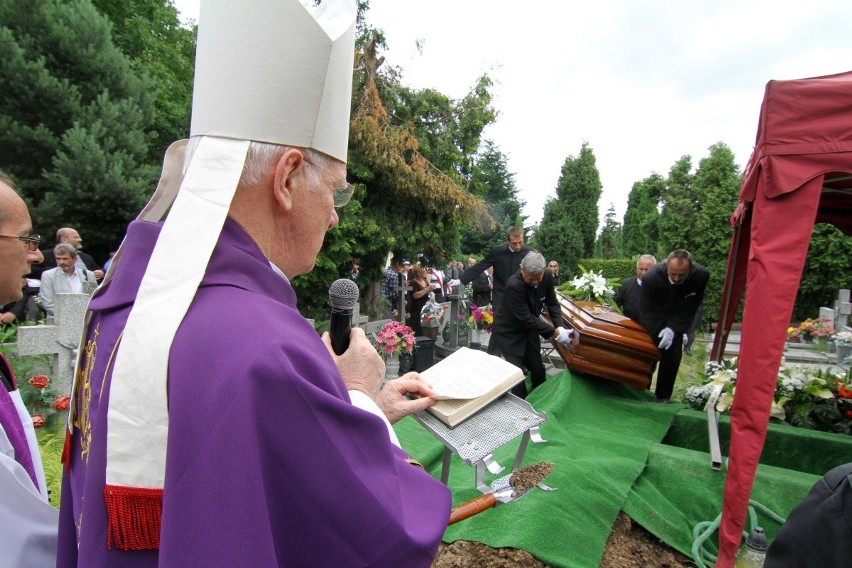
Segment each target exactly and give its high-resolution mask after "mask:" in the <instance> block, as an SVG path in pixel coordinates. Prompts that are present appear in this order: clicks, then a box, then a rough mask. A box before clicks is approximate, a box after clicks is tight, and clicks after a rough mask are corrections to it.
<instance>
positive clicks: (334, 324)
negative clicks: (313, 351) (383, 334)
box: [328, 278, 360, 355]
mask: <svg viewBox="0 0 852 568" xmlns="http://www.w3.org/2000/svg"><path fill="white" fill-rule="evenodd" d="M359 296H360V293H359V291H358V285H357V284H355V282H353V281H352V280H349V279H347V278H340V279H338V280H335V281H334V282H333V283H332V284H331V287H330V288H329V289H328V300H329V302H330V303H331V321H330V322H329V326H328V328H329V329H328V334H329V335H330V336H331V349H332V350H333V351H334V353H335V354H337V355H343V352H344V351H346V350H347V349H349V332H350V331H351V330H352V314H353V310H354V309H355V306H357V305H358V297H359Z"/></svg>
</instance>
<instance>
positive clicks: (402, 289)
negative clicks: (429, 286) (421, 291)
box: [394, 274, 419, 323]
mask: <svg viewBox="0 0 852 568" xmlns="http://www.w3.org/2000/svg"><path fill="white" fill-rule="evenodd" d="M394 289H395V290H396V291H397V294H399V322H400V323H405V295H406V294H407V293H408V292H411V291H412V290H414V287H413V286H409V285H408V284H407V283H406V281H405V278H404V277H403V275H402V274H400V275H399V281H398V282H397V285H396V286H395V287H394ZM418 317H419V316H418Z"/></svg>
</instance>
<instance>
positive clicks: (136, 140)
mask: <svg viewBox="0 0 852 568" xmlns="http://www.w3.org/2000/svg"><path fill="white" fill-rule="evenodd" d="M0 73H2V76H3V78H4V87H5V88H6V90H7V91H8V92H10V93H15V96H5V97H0V168H2V169H4V170H6V171H8V172H10V174H11V175H12V177H13V178H14V179H15V181H16V182H17V185H18V188H19V190H20V191H21V192H22V193H23V194H24V196H25V198H26V199H27V200H28V201H29V202H30V204H31V205H33V206H34V208H33V211H32V213H33V221H34V226H35V229H36V230H37V231H39V232H41V233H42V234H44V235H52V234H53V233H54V232H55V231H56V229H57V228H59V227H62V226H66V225H71V226H74V227H75V228H77V229H78V230H79V231H80V232H81V233H82V234H83V235H84V237H85V240H86V245H87V250H89V252H90V253H91V254H92V255H93V256H94V257H95V258H96V259H98V260H101V261H102V260H103V259H105V258H106V254H107V253H108V252H109V251H110V250H113V249H114V248H115V247H116V246H118V244H119V243H118V239H117V235H118V236H120V235H121V234H123V232H124V229H125V227H126V225H127V222H128V221H129V220H130V219H131V218H132V215H131V216H127V217H121V218H120V219H119V218H118V217H119V216H121V215H123V214H124V213H126V212H127V211H128V210H130V209H132V210H133V213H135V212H136V211H137V210H138V208H139V205H140V204H141V203H142V202H143V201H144V199H145V197H146V195H147V194H148V193H149V191H150V189H151V187H152V185H153V183H154V182H155V181H156V174H155V173H154V172H153V170H152V168H150V167H149V166H147V165H146V164H145V157H146V153H147V144H146V126H147V124H148V123H149V121H150V119H151V112H152V104H151V98H150V97H149V95H148V92H149V91H150V90H151V85H150V82H149V80H148V79H147V78H146V77H144V76H139V75H137V74H134V73H133V72H132V71H131V67H130V62H129V60H128V59H127V57H125V56H124V55H123V54H122V53H121V52H120V51H119V50H118V49H117V48H116V47H115V45H113V43H112V40H111V36H110V24H109V22H108V21H107V20H106V18H104V17H103V16H102V15H101V14H100V13H98V11H97V10H96V9H95V8H94V7H93V6H92V4H91V3H90V2H88V1H86V0H71V1H68V2H63V1H59V0H33V1H31V2H14V1H2V2H0ZM85 191H92V192H93V194H94V195H90V194H88V193H87V194H86V196H84V195H83V193H84V192H85ZM106 195H110V197H111V199H110V202H109V203H105V202H101V201H95V202H94V203H96V204H97V205H96V206H95V207H91V208H86V207H83V206H82V204H81V203H80V200H81V199H90V197H94V196H101V197H103V196H106ZM75 201H77V202H78V203H77V204H75V203H74V202H75ZM113 202H114V203H120V204H122V207H120V208H119V209H118V210H117V211H116V213H115V214H113V212H112V211H110V210H109V209H110V208H111V207H112V204H113ZM49 240H52V239H49Z"/></svg>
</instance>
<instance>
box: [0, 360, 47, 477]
mask: <svg viewBox="0 0 852 568" xmlns="http://www.w3.org/2000/svg"><path fill="white" fill-rule="evenodd" d="M0 366H2V367H3V373H5V375H6V376H7V377H9V380H10V381H11V382H12V387H13V388H14V389H17V387H18V385H17V384H16V383H15V373H14V372H13V371H12V366H11V365H10V364H9V362H8V361H7V360H6V358H5V357H4V356H3V355H0ZM0 428H3V431H4V432H6V436H7V437H8V438H9V443H10V444H11V445H12V448H14V450H15V461H16V462H18V463H19V464H21V467H23V468H24V470H26V472H27V474H28V475H29V476H30V479H32V480H33V485H35V486H36V487H38V486H39V485H38V478H37V476H36V472H35V466H34V465H33V456H32V454H31V453H30V448H29V446H28V445H27V435H26V434H25V433H24V425H23V424H21V417H20V416H19V415H18V409H17V408H16V407H15V403H14V401H12V397H11V396H9V391H7V390H6V389H5V388H4V387H3V386H2V385H0Z"/></svg>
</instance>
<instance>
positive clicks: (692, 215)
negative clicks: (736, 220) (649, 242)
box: [657, 156, 698, 257]
mask: <svg viewBox="0 0 852 568" xmlns="http://www.w3.org/2000/svg"><path fill="white" fill-rule="evenodd" d="M691 170H692V157H691V156H683V157H681V158H680V159H679V160H678V161H677V162H675V164H674V165H673V166H672V168H671V170H670V171H669V176H668V179H667V180H666V189H665V191H664V192H663V195H662V200H661V201H662V211H661V212H660V218H659V221H658V227H659V239H658V243H657V256H658V257H665V256H666V255H667V254H668V253H670V252H671V251H673V250H675V249H687V250H689V249H690V247H691V246H692V244H693V240H692V237H693V231H694V230H695V229H694V228H695V221H696V218H697V215H698V203H697V200H696V198H695V194H694V191H693V187H692V184H693V178H694V174H692V173H691Z"/></svg>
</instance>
